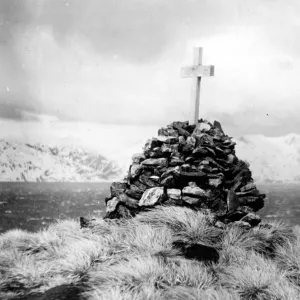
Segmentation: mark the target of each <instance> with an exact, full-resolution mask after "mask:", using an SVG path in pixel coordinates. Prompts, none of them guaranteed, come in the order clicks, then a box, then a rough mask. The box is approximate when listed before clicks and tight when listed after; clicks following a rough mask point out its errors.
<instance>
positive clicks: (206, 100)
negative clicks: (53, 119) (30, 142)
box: [0, 0, 300, 133]
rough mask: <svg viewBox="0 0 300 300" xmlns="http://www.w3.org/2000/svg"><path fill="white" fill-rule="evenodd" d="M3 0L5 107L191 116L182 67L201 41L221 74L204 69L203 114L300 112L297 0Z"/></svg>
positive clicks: (65, 114)
mask: <svg viewBox="0 0 300 300" xmlns="http://www.w3.org/2000/svg"><path fill="white" fill-rule="evenodd" d="M0 5H1V6H0V8H1V15H0V16H1V20H2V21H1V22H2V23H1V24H2V25H1V27H0V28H2V29H0V30H1V31H0V37H1V41H2V44H1V46H0V54H1V55H0V64H1V68H2V70H4V72H3V73H2V74H0V79H1V85H0V105H1V107H2V109H0V113H1V116H2V117H7V118H16V119H17V118H23V117H24V115H26V114H24V113H22V112H24V111H25V112H29V113H30V112H32V113H33V114H47V115H54V116H57V117H59V118H60V119H62V120H73V121H74V120H83V121H93V122H101V123H118V124H128V123H129V124H157V125H163V124H166V123H168V122H170V121H173V120H174V119H187V117H188V113H189V101H190V85H191V80H188V79H181V78H180V77H179V71H180V67H181V66H183V65H185V64H190V63H191V61H192V52H191V49H192V47H193V46H194V45H196V44H197V45H201V46H203V47H204V63H207V64H215V65H216V74H215V77H214V78H210V79H209V78H205V79H204V80H203V81H202V87H201V100H200V101H201V108H200V109H201V116H203V117H214V116H217V117H218V116H219V117H220V118H222V119H224V122H229V123H230V119H233V118H234V122H232V123H234V124H236V126H237V127H239V128H240V129H241V130H245V131H247V132H248V131H249V132H251V130H255V131H257V130H260V131H261V132H266V133H267V132H270V130H271V129H269V128H274V129H275V128H277V127H276V126H277V121H278V117H277V115H278V114H280V113H282V114H283V116H282V117H280V121H282V120H284V122H287V123H288V124H297V121H296V120H294V119H295V118H296V117H297V116H296V114H295V113H294V111H295V110H296V109H298V106H297V101H298V99H299V96H300V95H299V94H300V92H299V89H298V82H297V78H299V75H300V62H299V53H300V52H299V51H298V50H300V42H299V41H298V39H297V36H298V34H299V33H300V32H299V30H300V29H299V28H300V22H299V20H300V18H299V16H300V7H299V4H298V2H297V1H296V0H292V1H289V2H288V3H287V2H284V1H283V0H278V1H261V0H253V1H243V2H241V1H238V0H233V1H230V2H229V1H225V0H212V1H193V0H187V1H180V0H174V1H168V0H160V1H158V0H152V1H147V2H145V1H141V0H122V1H121V0H97V1H96V0H90V1H81V0H73V1H72V0H70V1H58V0H51V1H50V0H47V1H38V0H26V1H25V0H24V1H17V0H14V1H12V0H5V1H2V2H1V4H0ZM3 24H4V25H3ZM4 40H5V41H6V42H5V43H4V42H3V41H4ZM7 87H9V90H10V92H9V93H8V92H7ZM265 111H271V113H270V114H269V117H268V118H266V117H261V120H260V121H256V124H255V125H253V126H251V124H252V122H253V120H254V119H255V118H256V117H257V116H258V115H260V113H261V112H265ZM241 116H242V117H241ZM287 118H288V120H289V121H286V120H287ZM226 120H227V121H226ZM282 122H283V121H282ZM293 122H294V123H293ZM286 128H289V129H288V130H292V129H293V127H292V126H290V125H289V126H287V127H286ZM279 131H280V130H279ZM279 131H278V132H279ZM280 132H281V131H280Z"/></svg>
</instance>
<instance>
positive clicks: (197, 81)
mask: <svg viewBox="0 0 300 300" xmlns="http://www.w3.org/2000/svg"><path fill="white" fill-rule="evenodd" d="M202 54H203V48H197V47H195V48H194V59H193V64H194V65H195V66H198V65H202ZM192 80H193V81H194V82H193V83H192V95H191V97H192V98H191V105H192V106H191V107H192V115H191V116H190V118H191V120H190V122H193V123H192V124H197V123H198V120H199V107H200V86H201V76H197V77H195V78H193V79H192Z"/></svg>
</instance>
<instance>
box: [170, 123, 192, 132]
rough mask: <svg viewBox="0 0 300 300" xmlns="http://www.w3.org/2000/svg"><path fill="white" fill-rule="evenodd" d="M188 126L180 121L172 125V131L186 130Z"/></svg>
mask: <svg viewBox="0 0 300 300" xmlns="http://www.w3.org/2000/svg"><path fill="white" fill-rule="evenodd" d="M188 125H189V122H180V121H175V122H173V123H172V126H173V128H174V129H176V130H177V129H178V128H183V129H184V128H186V126H188Z"/></svg>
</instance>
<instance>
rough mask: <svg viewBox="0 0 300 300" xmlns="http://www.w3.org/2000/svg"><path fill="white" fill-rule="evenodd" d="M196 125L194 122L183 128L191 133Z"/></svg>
mask: <svg viewBox="0 0 300 300" xmlns="http://www.w3.org/2000/svg"><path fill="white" fill-rule="evenodd" d="M195 128H196V125H195V124H191V125H187V126H186V127H185V128H184V129H185V130H187V131H188V132H189V133H191V134H192V133H193V131H194V130H195Z"/></svg>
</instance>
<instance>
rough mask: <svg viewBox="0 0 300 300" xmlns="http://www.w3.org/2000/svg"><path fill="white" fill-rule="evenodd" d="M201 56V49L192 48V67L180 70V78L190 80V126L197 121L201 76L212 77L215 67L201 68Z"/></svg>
mask: <svg viewBox="0 0 300 300" xmlns="http://www.w3.org/2000/svg"><path fill="white" fill-rule="evenodd" d="M202 55H203V48H201V47H195V48H194V59H193V66H187V67H183V68H181V77H182V78H192V80H193V83H192V95H191V105H192V111H191V115H190V119H189V122H190V124H196V125H197V124H198V120H199V105H200V86H201V77H202V76H214V73H215V67H214V66H210V65H208V66H203V65H202Z"/></svg>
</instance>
